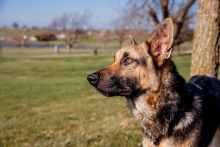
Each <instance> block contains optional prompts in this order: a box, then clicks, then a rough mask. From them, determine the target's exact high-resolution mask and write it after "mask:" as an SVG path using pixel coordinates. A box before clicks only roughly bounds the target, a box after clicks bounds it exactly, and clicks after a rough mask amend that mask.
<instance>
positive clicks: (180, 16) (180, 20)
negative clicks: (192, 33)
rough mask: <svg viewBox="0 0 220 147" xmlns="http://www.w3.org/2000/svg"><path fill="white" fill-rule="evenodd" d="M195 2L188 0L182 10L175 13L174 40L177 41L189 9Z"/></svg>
mask: <svg viewBox="0 0 220 147" xmlns="http://www.w3.org/2000/svg"><path fill="white" fill-rule="evenodd" d="M195 1H196V0H188V1H187V2H186V3H185V5H183V7H182V8H180V9H179V11H178V12H177V15H176V16H174V23H175V24H176V31H175V34H174V39H177V38H178V36H179V34H180V32H181V29H182V27H183V24H184V20H185V18H186V16H187V13H188V11H189V9H190V7H191V6H192V5H193V4H194V2H195Z"/></svg>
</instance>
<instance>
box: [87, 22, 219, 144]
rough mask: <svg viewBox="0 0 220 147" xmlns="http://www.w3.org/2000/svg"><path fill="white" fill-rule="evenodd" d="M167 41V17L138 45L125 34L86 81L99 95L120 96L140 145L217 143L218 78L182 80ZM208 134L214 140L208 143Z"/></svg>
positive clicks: (169, 36) (170, 38)
mask: <svg viewBox="0 0 220 147" xmlns="http://www.w3.org/2000/svg"><path fill="white" fill-rule="evenodd" d="M172 42H173V22H172V19H171V18H167V19H165V20H164V21H163V22H162V23H161V24H160V25H159V26H158V27H157V29H156V31H155V32H154V33H153V35H152V36H151V37H150V39H148V40H147V41H145V42H143V43H141V44H138V43H136V41H135V40H134V39H133V38H132V36H131V45H130V46H128V47H124V48H121V49H120V50H119V51H118V52H117V53H116V54H115V59H114V63H113V64H111V65H110V66H108V67H106V68H103V69H101V70H98V71H97V72H94V73H92V74H90V75H88V77H87V79H88V81H89V82H90V84H91V85H92V86H94V87H95V88H96V89H97V90H98V91H99V92H101V93H102V94H104V95H105V96H108V97H112V96H124V97H126V99H127V105H128V108H129V109H130V110H131V112H132V113H133V115H134V116H135V118H136V119H137V120H138V121H139V123H140V127H141V130H142V134H143V146H144V147H151V146H159V147H206V146H208V145H210V144H212V145H215V146H220V138H219V140H218V134H217V133H216V132H217V130H218V126H219V118H220V117H219V116H220V110H219V109H220V81H218V80H217V79H216V78H212V77H207V76H194V77H192V78H191V79H190V81H189V82H188V83H186V82H185V80H184V79H183V78H182V77H181V76H180V75H179V73H178V72H177V70H176V67H175V65H174V63H173V62H172V60H171V59H170V58H171V52H172ZM215 134H216V135H215ZM213 138H217V139H216V140H218V141H219V143H215V144H214V143H211V141H212V140H214V139H213Z"/></svg>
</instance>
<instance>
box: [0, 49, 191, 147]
mask: <svg viewBox="0 0 220 147" xmlns="http://www.w3.org/2000/svg"><path fill="white" fill-rule="evenodd" d="M113 54H114V52H111V51H102V52H101V53H100V54H99V55H98V56H93V54H92V52H91V51H88V50H86V51H74V52H73V53H72V54H67V53H65V52H61V54H53V52H52V49H51V50H50V49H4V50H2V51H1V52H0V146H2V147H9V146H13V147H14V146H16V147H26V146H27V147H28V146H30V147H33V146H36V147H48V146H52V147H53V146H54V147H57V146H65V147H70V146H77V147H85V146H105V147H108V146H109V147H114V146H115V147H118V146H120V147H133V146H141V141H140V137H141V134H140V129H139V127H138V124H137V123H136V121H135V119H134V118H133V116H132V115H131V113H130V111H129V110H128V109H127V107H126V101H125V99H124V98H122V97H115V98H106V97H104V96H102V95H101V94H99V93H98V92H96V91H95V90H94V89H93V88H92V87H91V86H90V85H89V84H88V82H87V80H86V76H87V74H89V73H91V72H92V71H95V70H96V69H98V68H101V67H104V66H105V65H108V64H109V63H111V62H112V61H113ZM173 59H174V61H175V63H176V64H177V67H178V69H179V71H180V73H181V74H182V75H183V76H184V77H185V78H186V79H188V77H189V68H190V56H180V57H174V58H173Z"/></svg>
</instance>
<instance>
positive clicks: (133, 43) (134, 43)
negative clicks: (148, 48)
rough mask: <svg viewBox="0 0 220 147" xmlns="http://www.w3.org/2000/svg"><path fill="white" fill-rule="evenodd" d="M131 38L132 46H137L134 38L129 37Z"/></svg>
mask: <svg viewBox="0 0 220 147" xmlns="http://www.w3.org/2000/svg"><path fill="white" fill-rule="evenodd" d="M129 37H130V40H131V44H132V45H137V42H136V41H135V40H134V38H133V37H132V36H131V35H129Z"/></svg>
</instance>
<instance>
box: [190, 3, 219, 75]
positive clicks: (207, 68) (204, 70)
mask: <svg viewBox="0 0 220 147" xmlns="http://www.w3.org/2000/svg"><path fill="white" fill-rule="evenodd" d="M219 29H220V1H219V0H199V10H198V15H197V22H196V27H195V33H194V36H193V49H192V62H191V76H193V75H208V76H217V73H216V72H217V70H216V67H217V65H218V61H219V60H218V55H217V54H216V53H218V52H219V51H218V50H219V47H218V46H219V44H218V41H219V35H220V34H219V33H220V32H219Z"/></svg>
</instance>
